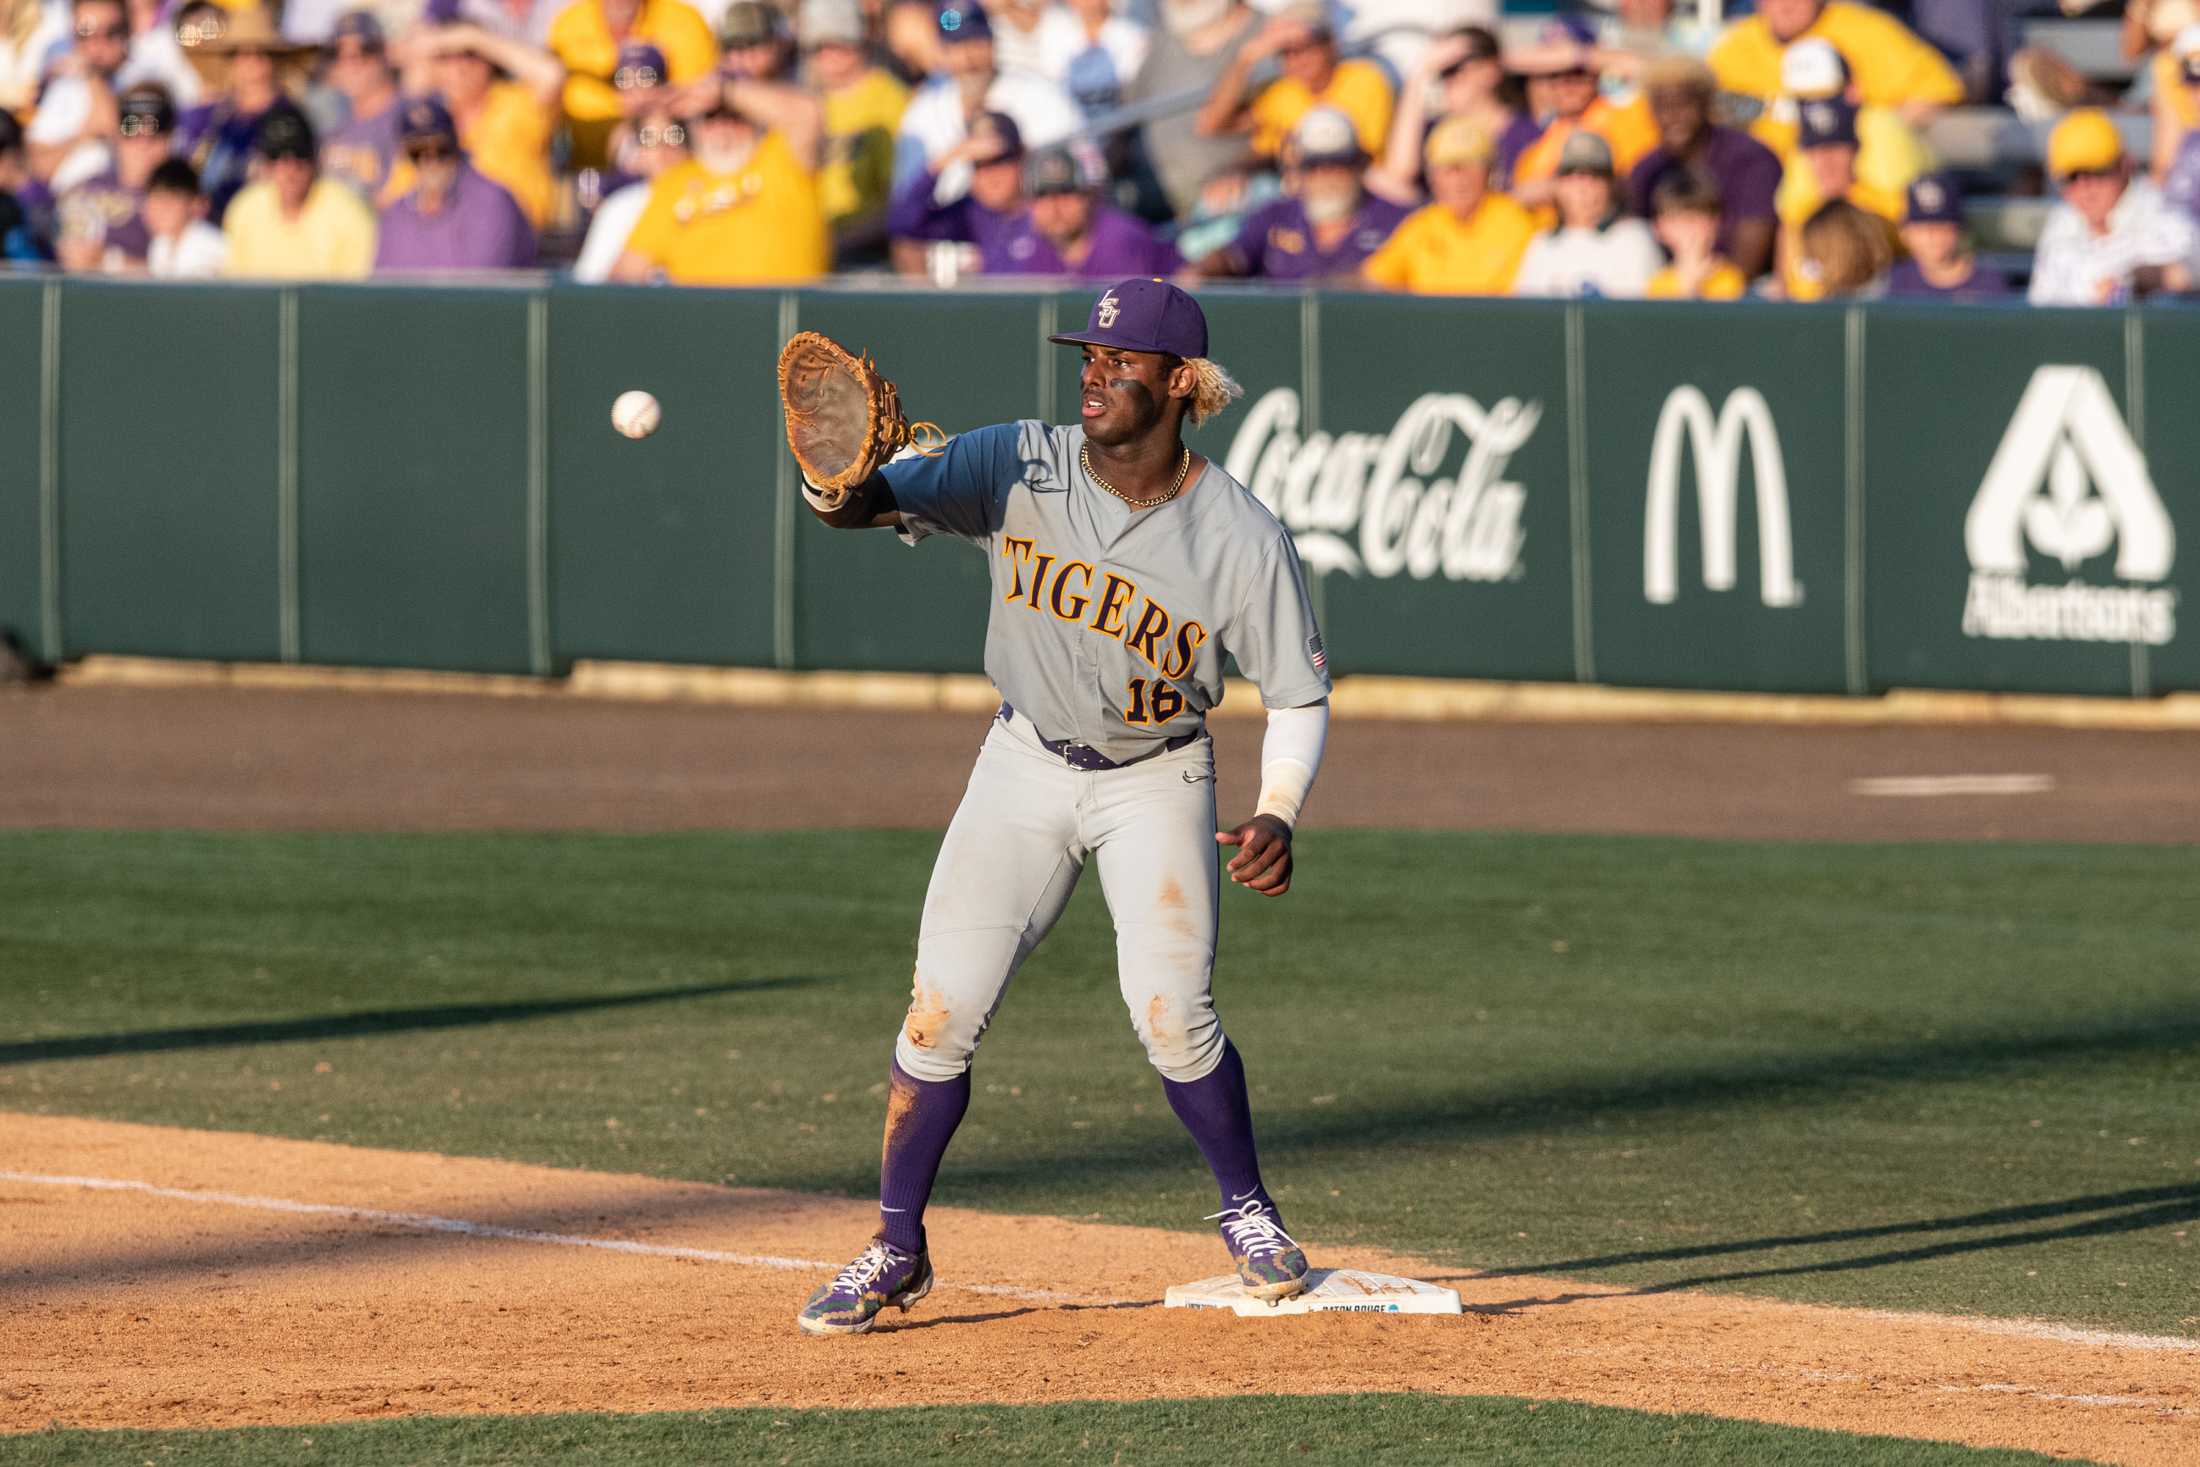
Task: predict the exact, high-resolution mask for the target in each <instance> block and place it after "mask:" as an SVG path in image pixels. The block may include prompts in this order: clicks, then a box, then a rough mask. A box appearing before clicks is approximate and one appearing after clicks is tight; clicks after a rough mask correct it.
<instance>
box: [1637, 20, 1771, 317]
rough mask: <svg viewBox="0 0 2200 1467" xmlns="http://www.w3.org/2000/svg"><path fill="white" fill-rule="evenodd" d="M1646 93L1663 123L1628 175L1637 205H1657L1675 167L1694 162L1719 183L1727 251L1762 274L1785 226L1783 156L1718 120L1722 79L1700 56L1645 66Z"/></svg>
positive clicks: (1722, 241) (1746, 269)
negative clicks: (1780, 214)
mask: <svg viewBox="0 0 2200 1467" xmlns="http://www.w3.org/2000/svg"><path fill="white" fill-rule="evenodd" d="M1642 80H1643V93H1644V95H1645V96H1646V97H1647V98H1648V100H1649V103H1650V116H1651V120H1652V121H1654V122H1655V123H1656V124H1657V128H1658V145H1657V146H1656V147H1655V148H1652V149H1651V150H1650V151H1649V152H1648V153H1646V154H1644V155H1643V157H1642V161H1641V162H1639V163H1637V164H1636V165H1635V168H1634V171H1633V172H1632V173H1630V174H1629V175H1628V178H1627V196H1628V203H1629V206H1630V207H1631V208H1632V209H1633V210H1634V212H1636V213H1637V214H1648V213H1650V212H1651V209H1650V199H1651V195H1652V194H1654V193H1655V192H1656V191H1657V187H1658V181H1659V180H1660V179H1662V178H1664V177H1665V176H1666V175H1667V174H1669V173H1673V172H1676V171H1682V170H1691V169H1692V170H1694V171H1695V172H1697V173H1700V174H1703V175H1705V176H1706V177H1708V178H1710V179H1711V180H1712V181H1713V182H1715V183H1717V184H1718V186H1719V197H1720V199H1721V200H1722V205H1721V213H1720V215H1719V245H1718V250H1719V253H1720V254H1722V255H1724V256H1725V257H1726V258H1727V259H1729V260H1731V261H1733V262H1734V266H1735V268H1736V269H1738V270H1740V271H1741V272H1742V274H1743V276H1744V277H1748V278H1754V277H1756V276H1759V275H1762V274H1764V272H1765V269H1766V267H1767V266H1769V265H1770V264H1771V263H1772V242H1773V239H1774V237H1775V236H1776V235H1777V234H1778V232H1779V221H1778V218H1777V216H1776V215H1775V213H1774V211H1773V204H1772V200H1773V195H1774V194H1776V193H1778V192H1779V188H1780V160H1779V158H1778V156H1777V155H1775V154H1774V153H1773V151H1772V150H1771V149H1770V148H1768V147H1766V146H1765V145H1764V144H1763V143H1760V142H1758V141H1757V140H1756V139H1755V138H1753V137H1751V136H1750V135H1749V134H1747V133H1745V132H1742V131H1740V130H1739V129H1737V128H1731V127H1720V126H1718V125H1716V124H1715V123H1713V122H1712V120H1711V101H1712V98H1713V97H1715V96H1716V95H1717V94H1718V90H1719V84H1718V82H1717V81H1716V80H1715V79H1714V78H1713V77H1712V75H1711V68H1710V67H1708V66H1705V65H1704V64H1703V63H1702V62H1700V61H1697V60H1695V59H1694V58H1692V57H1686V56H1673V57H1663V58H1660V59H1659V60H1656V61H1653V62H1651V63H1650V64H1649V65H1648V66H1646V67H1645V68H1643V78H1642Z"/></svg>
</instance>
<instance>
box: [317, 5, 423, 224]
mask: <svg viewBox="0 0 2200 1467" xmlns="http://www.w3.org/2000/svg"><path fill="white" fill-rule="evenodd" d="M329 47H330V52H331V55H330V58H329V64H328V83H329V86H330V88H331V89H332V90H334V91H335V92H336V93H337V95H339V96H341V97H342V98H343V99H344V101H345V103H346V105H347V107H348V110H349V112H350V114H351V115H350V116H348V117H346V118H345V119H344V121H343V125H342V126H340V127H337V128H334V129H332V130H331V131H330V132H329V133H328V135H327V136H326V137H324V138H322V140H321V171H322V172H323V173H325V174H327V175H328V176H329V177H331V178H337V179H341V180H343V181H344V182H345V183H348V184H350V185H351V186H352V187H353V188H356V189H358V190H359V192H360V194H361V195H362V196H363V197H364V198H365V199H366V201H367V202H368V203H370V204H377V203H380V202H381V200H382V190H383V187H384V186H385V185H387V184H388V183H389V181H390V170H391V168H393V167H394V166H395V165H396V163H397V148H398V136H397V128H398V114H399V113H400V112H401V111H402V110H403V106H402V104H403V101H404V99H403V98H402V97H400V96H399V95H398V92H397V71H396V69H395V68H394V67H392V66H391V65H390V57H389V42H388V39H387V38H386V37H385V36H384V35H383V33H382V22H381V21H379V20H377V19H375V16H374V12H373V11H371V10H352V11H347V12H346V13H345V14H343V15H342V16H339V17H338V18H337V21H336V30H335V34H334V36H333V38H332V39H331V40H330V42H329Z"/></svg>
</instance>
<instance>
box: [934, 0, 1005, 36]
mask: <svg viewBox="0 0 2200 1467" xmlns="http://www.w3.org/2000/svg"><path fill="white" fill-rule="evenodd" d="M940 39H941V40H942V41H945V42H947V43H948V44H950V45H952V44H954V43H955V42H956V41H990V40H992V39H993V22H992V21H991V20H989V19H987V18H986V13H985V7H984V6H983V5H980V4H978V3H977V0H951V3H949V4H946V5H943V6H941V7H940Z"/></svg>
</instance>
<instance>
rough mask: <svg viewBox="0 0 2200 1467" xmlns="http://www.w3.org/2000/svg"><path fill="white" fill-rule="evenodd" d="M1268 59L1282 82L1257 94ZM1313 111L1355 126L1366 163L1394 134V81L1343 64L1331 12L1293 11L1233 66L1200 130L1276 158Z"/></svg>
mask: <svg viewBox="0 0 2200 1467" xmlns="http://www.w3.org/2000/svg"><path fill="white" fill-rule="evenodd" d="M1271 57H1273V58H1275V59H1276V60H1277V61H1279V62H1281V64H1282V66H1283V75H1281V76H1279V77H1277V78H1276V79H1275V80H1274V81H1272V82H1270V83H1269V84H1268V85H1267V86H1265V87H1262V88H1261V89H1260V90H1259V91H1258V92H1257V93H1255V92H1253V90H1252V85H1251V78H1252V75H1253V70H1254V68H1255V67H1257V66H1259V65H1260V64H1261V63H1262V62H1264V61H1267V60H1268V59H1269V58H1271ZM1315 107H1333V108H1335V109H1336V110H1337V111H1339V112H1342V113H1343V114H1344V115H1345V116H1347V117H1349V118H1351V119H1352V129H1353V131H1354V132H1355V133H1356V134H1357V135H1358V136H1359V140H1360V149H1361V151H1362V152H1364V153H1366V154H1367V155H1368V156H1370V157H1373V156H1374V155H1375V154H1377V153H1379V152H1381V151H1382V147H1383V143H1384V140H1385V139H1386V138H1387V137H1388V136H1389V133H1390V112H1391V95H1390V78H1389V77H1388V76H1386V75H1385V74H1384V73H1383V69H1382V68H1381V67H1380V66H1378V65H1376V64H1375V63H1374V62H1372V61H1361V60H1357V59H1354V60H1350V61H1345V60H1340V59H1339V58H1338V55H1337V37H1336V33H1335V32H1334V30H1333V29H1332V28H1331V26H1330V23H1329V11H1328V7H1327V6H1325V5H1322V4H1319V3H1315V4H1305V3H1301V4H1294V5H1292V6H1290V7H1289V8H1287V9H1285V10H1283V11H1281V12H1279V13H1278V14H1277V15H1276V17H1275V18H1274V19H1273V20H1271V21H1269V22H1268V24H1267V25H1265V26H1263V27H1262V28H1261V29H1260V30H1259V31H1258V32H1257V33H1255V35H1254V36H1253V38H1252V39H1251V40H1250V41H1248V42H1246V43H1245V45H1244V46H1243V47H1242V48H1241V49H1240V50H1239V51H1238V53H1237V55H1236V56H1235V57H1234V58H1232V60H1231V62H1230V64H1229V66H1228V67H1227V68H1225V69H1224V71H1223V73H1222V75H1221V77H1220V78H1218V79H1217V80H1216V82H1215V86H1214V90H1213V91H1212V92H1210V93H1209V94H1208V96H1207V102H1206V105H1205V106H1203V107H1202V108H1200V111H1199V117H1198V120H1197V123H1196V126H1197V127H1198V129H1199V131H1200V132H1201V133H1202V134H1204V135H1205V136H1208V137H1219V136H1221V135H1223V134H1226V133H1239V132H1248V131H1249V132H1250V133H1251V134H1252V145H1253V151H1254V152H1256V153H1258V154H1260V155H1261V156H1262V157H1264V158H1273V157H1275V156H1276V155H1277V154H1278V153H1279V152H1281V151H1282V149H1283V145H1284V141H1285V139H1287V138H1289V137H1290V136H1291V130H1292V129H1293V128H1295V127H1297V126H1298V123H1299V119H1300V118H1302V117H1304V116H1305V115H1306V114H1307V113H1308V112H1310V111H1312V110H1313V109H1314V108H1315Z"/></svg>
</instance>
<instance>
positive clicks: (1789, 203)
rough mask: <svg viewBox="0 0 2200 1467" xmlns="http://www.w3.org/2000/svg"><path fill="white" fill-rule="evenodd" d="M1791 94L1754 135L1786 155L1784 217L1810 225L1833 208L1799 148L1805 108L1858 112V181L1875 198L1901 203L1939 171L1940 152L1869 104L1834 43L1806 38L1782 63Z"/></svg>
mask: <svg viewBox="0 0 2200 1467" xmlns="http://www.w3.org/2000/svg"><path fill="white" fill-rule="evenodd" d="M1780 84H1781V88H1782V91H1783V92H1784V95H1783V96H1782V97H1781V99H1780V100H1779V101H1778V102H1776V103H1774V104H1773V105H1772V106H1771V107H1768V108H1767V109H1765V113H1764V115H1763V116H1761V117H1759V118H1758V119H1757V122H1756V125H1755V126H1754V127H1753V128H1751V130H1750V131H1751V134H1752V135H1753V136H1754V137H1755V138H1756V139H1757V141H1759V142H1761V143H1763V144H1764V145H1765V146H1766V147H1768V148H1770V149H1772V151H1773V152H1775V153H1777V154H1779V155H1780V161H1781V163H1782V165H1783V168H1784V171H1783V172H1782V175H1781V178H1780V192H1779V195H1778V199H1777V211H1778V213H1779V214H1780V216H1781V217H1782V218H1784V219H1798V220H1800V219H1807V218H1809V217H1810V215H1811V213H1812V212H1813V211H1814V210H1816V209H1817V207H1818V206H1819V205H1820V204H1821V203H1823V202H1825V196H1824V195H1823V194H1821V193H1820V192H1819V191H1818V183H1817V177H1816V175H1815V174H1814V173H1813V172H1812V170H1811V168H1810V166H1809V165H1808V164H1807V163H1805V162H1804V161H1803V158H1802V156H1801V153H1800V151H1799V150H1798V149H1797V148H1796V146H1795V130H1796V118H1797V113H1798V109H1799V108H1800V107H1801V106H1802V105H1803V104H1804V103H1806V102H1825V101H1841V102H1846V103H1848V104H1849V105H1850V106H1851V107H1854V108H1855V109H1856V176H1857V178H1858V179H1859V180H1861V181H1862V182H1863V183H1864V184H1865V185H1866V186H1867V187H1868V188H1869V189H1870V190H1871V191H1872V194H1873V196H1874V197H1875V198H1882V199H1899V198H1901V197H1902V196H1903V194H1904V193H1905V192H1906V191H1907V190H1908V189H1909V187H1910V184H1911V182H1912V181H1913V180H1915V179H1916V178H1917V176H1918V175H1919V174H1921V173H1926V172H1929V171H1931V169H1932V166H1933V155H1932V151H1931V150H1930V149H1928V148H1927V147H1926V146H1925V144H1924V143H1923V142H1922V141H1921V140H1920V139H1919V138H1918V135H1917V133H1916V132H1915V131H1914V130H1912V128H1911V127H1910V125H1909V124H1908V123H1907V122H1904V121H1903V120H1902V114H1901V113H1900V112H1898V111H1896V110H1895V109H1894V108H1892V107H1873V106H1869V105H1866V104H1865V102H1864V100H1863V96H1862V93H1861V91H1860V89H1859V88H1858V87H1857V85H1856V81H1855V73H1854V72H1853V71H1851V69H1850V67H1849V63H1848V58H1847V57H1845V56H1843V55H1842V54H1841V52H1840V50H1839V48H1838V47H1836V46H1835V45H1834V44H1833V43H1832V42H1831V41H1823V40H1820V39H1819V38H1818V37H1816V36H1806V37H1805V38H1804V39H1802V40H1800V41H1797V42H1796V43H1795V44H1794V45H1792V46H1790V47H1788V48H1787V55H1786V56H1784V57H1782V58H1781V61H1780Z"/></svg>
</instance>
